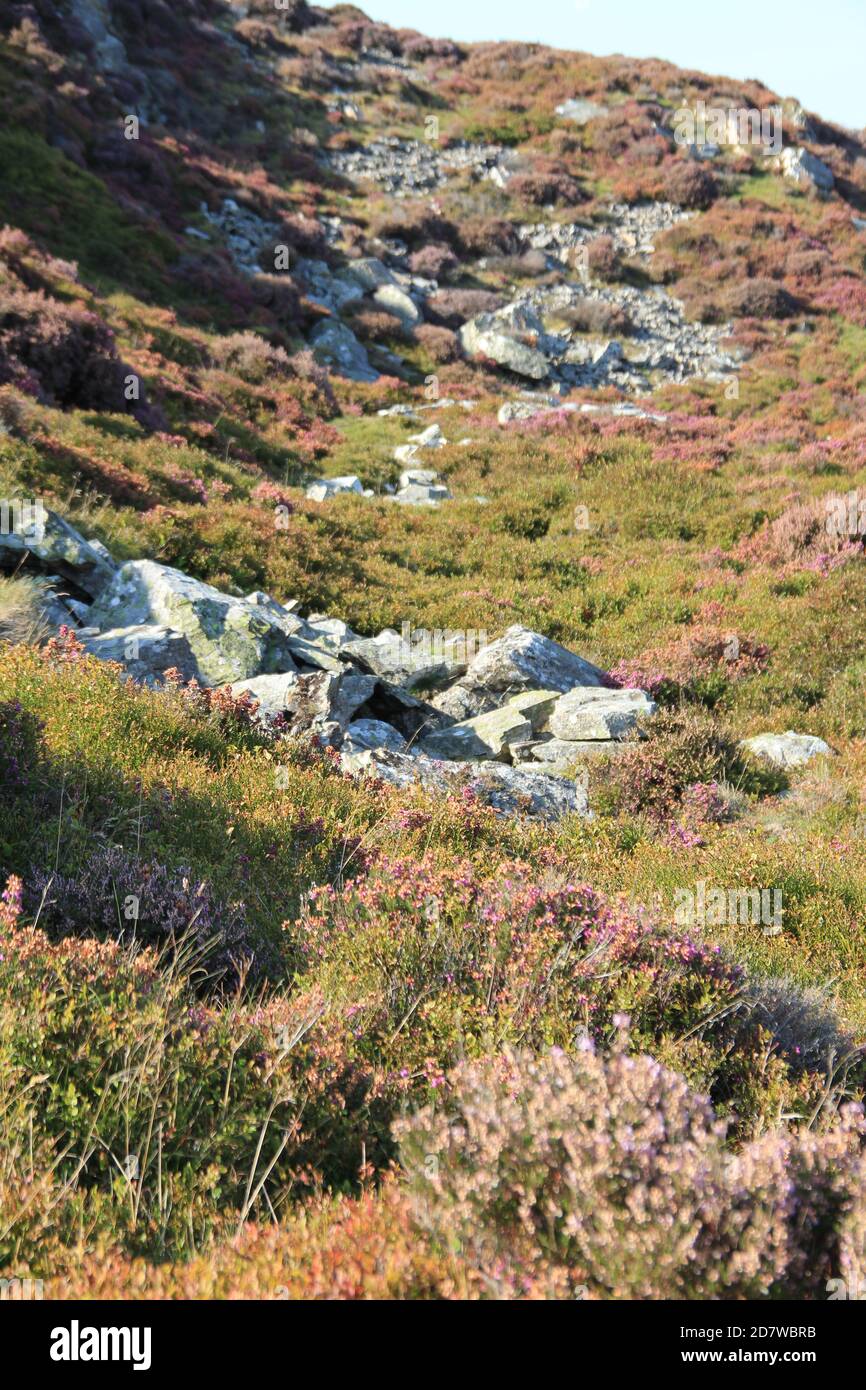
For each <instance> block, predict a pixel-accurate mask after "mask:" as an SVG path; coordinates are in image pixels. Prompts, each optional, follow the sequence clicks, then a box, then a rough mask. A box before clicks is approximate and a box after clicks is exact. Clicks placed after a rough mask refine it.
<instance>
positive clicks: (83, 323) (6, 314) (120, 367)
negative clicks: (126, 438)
mask: <svg viewBox="0 0 866 1390" xmlns="http://www.w3.org/2000/svg"><path fill="white" fill-rule="evenodd" d="M128 372H129V368H128V367H126V366H124V364H123V363H122V362H121V361H120V360H119V358H118V356H117V352H116V349H115V343H114V337H113V335H112V333H111V330H110V329H109V327H108V326H107V324H105V323H103V321H102V319H100V318H99V317H98V316H97V315H96V314H93V313H90V312H89V311H88V310H86V309H83V308H82V307H81V306H80V305H77V304H72V305H69V304H61V303H60V302H59V301H58V300H56V299H51V298H49V297H48V296H47V295H46V294H44V293H43V292H41V291H39V292H36V293H32V292H30V291H28V290H15V289H12V290H10V289H8V288H6V287H0V383H4V382H13V383H15V384H16V385H18V386H20V387H22V388H23V389H24V390H29V391H30V392H31V393H32V394H33V395H37V396H39V398H40V399H41V400H43V401H47V402H48V403H50V404H52V405H57V406H60V407H61V408H62V409H68V408H70V407H73V406H75V407H77V408H78V409H81V410H110V411H115V412H125V411H127V410H130V409H131V410H132V412H133V413H139V414H141V413H142V412H143V411H144V410H145V409H146V407H145V403H144V401H143V400H139V401H138V402H131V403H130V402H128V401H127V400H126V399H125V395H124V384H125V378H126V376H127V374H128Z"/></svg>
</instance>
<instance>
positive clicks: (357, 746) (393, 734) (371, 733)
mask: <svg viewBox="0 0 866 1390" xmlns="http://www.w3.org/2000/svg"><path fill="white" fill-rule="evenodd" d="M370 748H388V749H390V750H391V752H392V753H402V752H404V751H405V749H406V740H405V738H404V737H403V735H402V734H401V733H398V731H397V730H396V729H395V728H394V726H393V724H386V723H384V721H383V720H381V719H355V720H353V722H352V723H351V724H350V725H349V727H348V729H347V731H346V737H345V738H344V739H343V747H342V753H343V755H344V756H348V757H351V756H352V754H354V753H363V752H365V751H366V750H367V749H370Z"/></svg>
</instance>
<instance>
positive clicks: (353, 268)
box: [346, 256, 397, 294]
mask: <svg viewBox="0 0 866 1390" xmlns="http://www.w3.org/2000/svg"><path fill="white" fill-rule="evenodd" d="M346 274H347V275H348V276H349V277H350V278H351V279H352V280H354V281H355V283H356V284H357V285H360V287H361V289H362V291H363V292H365V293H369V294H372V293H374V291H376V290H379V289H381V288H382V286H383V285H395V284H396V283H397V282H396V280H395V279H394V276H393V275H392V274H391V271H390V270H389V269H388V267H387V266H386V265H385V264H383V262H382V261H380V260H377V259H376V257H375V256H364V257H362V258H361V259H360V260H357V261H350V262H349V264H348V265H347V266H346Z"/></svg>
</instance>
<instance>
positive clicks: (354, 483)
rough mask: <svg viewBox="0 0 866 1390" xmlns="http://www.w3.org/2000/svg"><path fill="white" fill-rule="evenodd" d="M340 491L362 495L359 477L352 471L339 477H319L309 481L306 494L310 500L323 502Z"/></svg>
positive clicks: (362, 490) (362, 488)
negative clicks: (314, 480) (312, 481)
mask: <svg viewBox="0 0 866 1390" xmlns="http://www.w3.org/2000/svg"><path fill="white" fill-rule="evenodd" d="M340 492H354V493H356V494H357V495H358V496H359V497H361V496H363V493H364V487H363V484H362V482H361V479H360V478H358V477H356V476H355V474H354V473H346V474H344V475H343V476H342V477H340V478H319V479H318V480H317V481H316V482H315V483H310V486H309V487H308V488H307V493H306V495H307V498H308V499H309V501H310V502H324V501H326V500H327V499H328V498H329V497H336V496H337V494H338V493H340Z"/></svg>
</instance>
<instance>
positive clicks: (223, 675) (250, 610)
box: [90, 560, 295, 686]
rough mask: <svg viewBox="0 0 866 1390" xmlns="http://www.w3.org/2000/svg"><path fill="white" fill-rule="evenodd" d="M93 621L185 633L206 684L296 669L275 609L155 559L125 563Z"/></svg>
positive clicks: (96, 605)
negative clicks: (163, 628)
mask: <svg viewBox="0 0 866 1390" xmlns="http://www.w3.org/2000/svg"><path fill="white" fill-rule="evenodd" d="M90 621H91V622H92V623H93V624H95V626H97V627H99V628H101V629H103V630H105V629H114V628H119V627H132V626H137V625H140V624H151V623H158V624H160V625H162V626H164V627H168V628H173V629H174V630H175V631H176V632H181V633H183V634H184V635H185V637H186V638H187V641H188V643H189V647H190V651H191V652H192V656H193V658H194V662H195V671H194V674H195V677H196V679H197V680H198V681H200V682H201V684H202V685H208V686H214V685H225V684H226V683H228V682H232V683H233V682H235V681H243V680H249V679H250V677H251V676H257V675H261V674H262V673H263V672H269V671H292V670H294V667H295V663H294V661H293V660H292V655H291V650H290V641H291V637H290V635H289V634H288V633H287V632H286V630H285V628H284V627H283V626H282V624H281V622H280V619H279V618H277V617H276V616H274V615H273V614H272V613H271V612H270V611H268V610H267V609H265V608H261V607H257V606H256V605H255V604H253V603H250V602H249V601H248V600H247V599H244V598H234V597H233V596H232V595H231V594H223V593H221V592H220V591H219V589H214V588H213V587H212V586H211V585H210V584H204V583H203V582H202V581H201V580H199V579H191V578H190V577H189V575H186V574H182V573H181V572H180V570H176V569H171V568H170V567H169V566H168V565H159V564H157V563H156V562H155V561H153V560H130V561H129V562H128V563H127V564H125V565H123V567H122V568H121V569H120V570H118V572H117V574H116V575H115V576H114V578H113V579H112V581H111V583H110V584H109V585H108V586H107V587H106V588H105V589H103V591H102V593H101V594H100V596H99V598H98V599H97V601H96V603H94V605H93V607H92V609H91V612H90Z"/></svg>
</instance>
